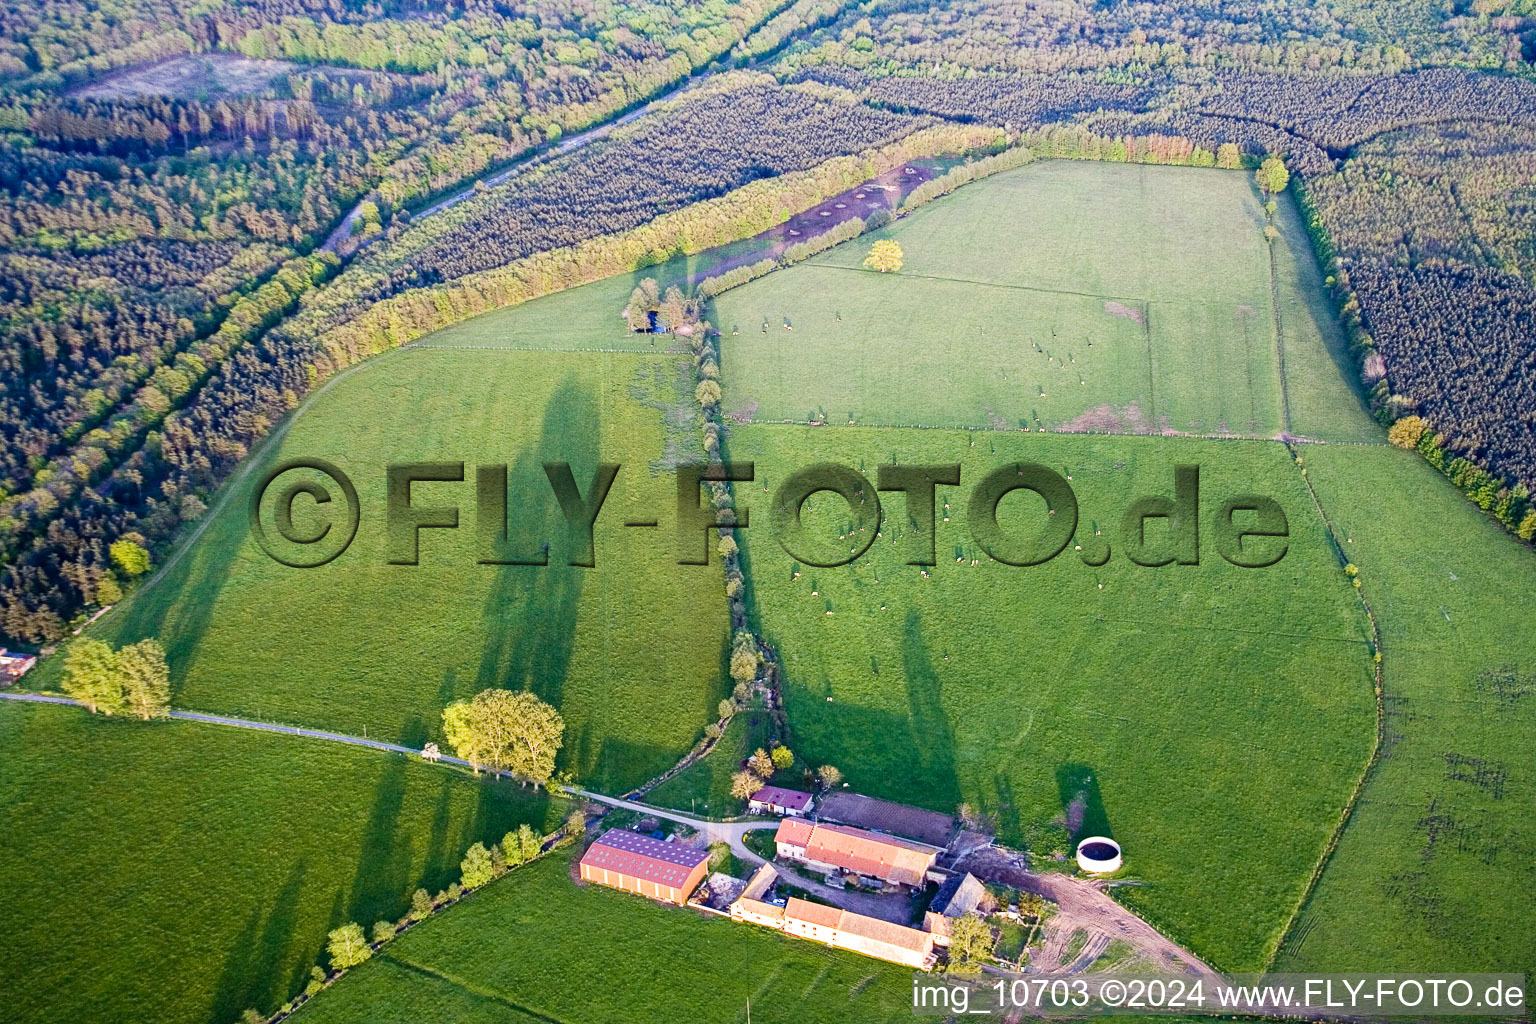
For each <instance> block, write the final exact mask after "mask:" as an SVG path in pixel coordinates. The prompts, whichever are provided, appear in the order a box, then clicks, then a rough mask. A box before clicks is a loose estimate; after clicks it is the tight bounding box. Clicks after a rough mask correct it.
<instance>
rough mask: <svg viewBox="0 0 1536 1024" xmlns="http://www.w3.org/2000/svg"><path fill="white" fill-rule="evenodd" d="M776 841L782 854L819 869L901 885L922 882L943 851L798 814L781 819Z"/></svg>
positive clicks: (781, 855)
mask: <svg viewBox="0 0 1536 1024" xmlns="http://www.w3.org/2000/svg"><path fill="white" fill-rule="evenodd" d="M774 842H775V844H776V845H777V847H778V854H779V856H780V857H785V858H787V859H789V860H796V861H800V862H801V863H803V864H805V865H807V866H808V867H811V868H813V869H815V870H817V871H823V872H827V873H831V872H833V871H847V872H851V873H852V874H855V875H861V876H863V877H865V878H878V879H880V880H882V881H885V882H895V883H897V884H898V885H913V886H917V885H922V884H923V883H924V882H925V881H926V880H927V876H928V872H929V871H931V870H933V866H934V862H935V861H937V860H938V857H939V854H940V853H942V852H943V851H942V850H941V849H939V848H938V847H936V846H927V845H925V844H923V843H914V842H911V841H909V840H906V839H897V838H896V837H894V836H883V835H880V834H879V833H876V832H866V831H864V830H863V829H861V828H849V827H848V826H846V825H821V824H816V823H813V822H808V821H801V820H799V819H796V818H785V819H784V820H783V821H781V822H779V830H778V832H777V833H775V834H774Z"/></svg>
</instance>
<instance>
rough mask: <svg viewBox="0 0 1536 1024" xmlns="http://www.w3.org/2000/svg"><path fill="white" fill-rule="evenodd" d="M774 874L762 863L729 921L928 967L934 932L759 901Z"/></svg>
mask: <svg viewBox="0 0 1536 1024" xmlns="http://www.w3.org/2000/svg"><path fill="white" fill-rule="evenodd" d="M776 878H778V872H776V871H774V869H773V865H771V864H764V865H763V866H762V867H760V868H758V869H757V874H755V875H753V876H752V880H751V881H750V882H748V883H747V887H746V889H745V890H743V892H742V894H741V896H740V897H739V898H738V899H737V900H736V902H735V903H732V904H731V920H733V921H742V922H745V923H747V924H755V925H761V926H762V927H764V928H773V929H775V930H777V931H781V932H784V933H785V934H787V935H795V936H798V937H799V938H802V939H811V940H813V941H815V942H824V943H826V944H827V945H829V946H836V947H837V948H838V949H846V950H848V951H850V952H853V953H862V954H863V955H864V956H872V957H875V958H876V959H878V960H889V961H890V962H891V963H896V964H906V965H907V966H908V967H916V968H918V969H920V970H926V969H927V968H928V966H929V961H930V960H931V959H932V955H933V941H934V936H932V935H930V934H928V933H927V932H920V931H918V930H917V929H916V928H908V927H906V926H905V925H899V924H892V923H890V922H889V921H881V920H880V919H878V918H874V917H865V916H864V915H863V914H855V913H853V912H852V911H851V910H840V909H839V908H837V907H828V906H824V905H822V904H820V903H811V902H809V901H807V900H802V899H796V898H794V897H791V898H790V899H789V900H788V901H787V902H786V903H785V904H784V905H783V906H779V905H778V904H776V903H769V902H766V901H765V900H763V899H762V897H763V896H765V895H767V894H768V890H769V889H771V888H772V887H773V883H774V880H775V879H776Z"/></svg>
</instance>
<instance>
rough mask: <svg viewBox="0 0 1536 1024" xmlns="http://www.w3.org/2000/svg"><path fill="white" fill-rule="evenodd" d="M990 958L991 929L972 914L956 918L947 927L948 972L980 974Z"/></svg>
mask: <svg viewBox="0 0 1536 1024" xmlns="http://www.w3.org/2000/svg"><path fill="white" fill-rule="evenodd" d="M991 958H992V928H991V926H990V925H988V924H987V922H985V921H983V920H982V919H981V918H979V917H977V916H976V915H974V914H965V915H963V916H961V917H957V918H955V919H954V920H953V922H952V923H951V924H950V926H949V971H950V973H951V974H980V973H981V968H982V965H983V964H985V963H986V962H987V961H988V960H990V959H991Z"/></svg>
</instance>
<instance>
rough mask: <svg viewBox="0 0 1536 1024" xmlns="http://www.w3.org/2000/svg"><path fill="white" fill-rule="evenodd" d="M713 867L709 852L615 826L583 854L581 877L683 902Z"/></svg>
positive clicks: (629, 890) (601, 883) (670, 901)
mask: <svg viewBox="0 0 1536 1024" xmlns="http://www.w3.org/2000/svg"><path fill="white" fill-rule="evenodd" d="M708 870H709V852H708V851H707V850H700V849H697V848H695V847H692V846H687V845H685V844H683V843H667V842H663V841H662V840H660V839H652V838H651V837H650V836H648V835H642V834H641V833H639V832H628V831H625V830H624V829H611V830H609V831H607V832H604V833H603V834H602V835H600V836H598V837H597V839H596V840H595V841H594V842H593V843H592V845H591V847H590V848H588V850H587V852H586V853H585V854H584V855H583V856H582V858H581V878H582V880H583V881H586V882H596V883H598V884H599V885H610V886H612V887H613V888H615V889H623V890H625V891H627V892H633V893H639V894H640V895H641V896H648V897H650V898H651V899H653V900H661V901H663V902H665V903H676V904H677V905H678V906H683V905H684V904H686V903H687V902H688V897H689V895H690V894H692V892H693V890H695V889H697V888H698V887H699V883H700V882H702V881H703V880H704V873H705V872H706V871H708Z"/></svg>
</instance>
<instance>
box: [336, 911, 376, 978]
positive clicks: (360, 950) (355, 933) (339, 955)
mask: <svg viewBox="0 0 1536 1024" xmlns="http://www.w3.org/2000/svg"><path fill="white" fill-rule="evenodd" d="M325 949H326V952H328V953H329V954H330V955H331V966H332V967H334V968H335V969H336V970H338V971H342V970H346V969H347V968H348V967H356V966H357V965H358V964H360V963H362V962H363V961H364V960H367V959H368V958H369V957H370V956H372V955H373V950H371V949H369V948H368V939H367V937H366V936H364V935H363V926H362V925H360V924H358V923H356V922H355V921H354V922H348V923H347V924H344V925H342V926H341V927H340V928H333V929H331V931H330V933H329V934H328V935H327V936H326V943H325Z"/></svg>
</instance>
